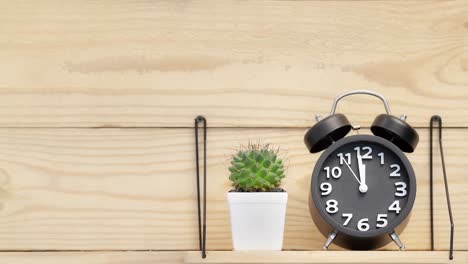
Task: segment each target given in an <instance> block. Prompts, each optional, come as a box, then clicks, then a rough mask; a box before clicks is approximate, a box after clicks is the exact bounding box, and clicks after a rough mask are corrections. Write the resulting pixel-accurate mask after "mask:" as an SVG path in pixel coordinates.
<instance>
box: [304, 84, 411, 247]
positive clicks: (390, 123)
mask: <svg viewBox="0 0 468 264" xmlns="http://www.w3.org/2000/svg"><path fill="white" fill-rule="evenodd" d="M354 94H367V95H372V96H376V97H378V98H380V99H381V100H382V102H383V103H384V106H385V109H386V112H387V113H386V114H381V115H378V116H377V117H376V119H375V120H374V122H373V123H372V126H371V131H372V133H373V135H359V134H358V135H353V136H347V137H345V136H346V135H347V134H348V133H349V132H350V131H351V130H352V129H355V130H357V129H358V128H359V127H353V126H351V124H350V122H349V121H348V119H347V118H346V116H345V115H343V114H336V113H335V111H336V106H337V103H338V101H339V100H340V99H342V98H343V97H346V96H349V95H354ZM405 119H406V116H402V117H400V118H398V117H395V116H392V115H391V114H390V108H389V107H388V103H387V101H386V100H385V98H384V97H383V96H382V95H380V94H378V93H375V92H371V91H366V90H356V91H351V92H348V93H345V94H342V95H340V96H338V97H336V98H335V101H334V103H333V106H332V111H331V114H330V115H329V116H328V117H326V118H324V119H320V117H319V118H317V121H318V123H317V124H315V125H314V126H313V127H312V128H311V129H310V130H309V131H308V132H307V133H306V135H305V137H304V141H305V144H306V146H307V148H308V150H309V151H310V152H311V153H316V152H319V151H322V150H325V151H324V152H323V153H322V154H321V156H320V158H319V159H318V161H317V163H316V164H315V168H314V170H313V172H312V177H311V186H310V195H309V209H310V212H311V216H312V219H313V221H314V223H315V224H316V225H317V227H318V229H319V231H320V232H321V233H322V234H323V235H324V236H325V237H326V238H327V239H326V242H325V243H324V246H323V248H324V249H327V248H328V247H329V245H330V244H331V243H332V242H333V243H335V244H337V245H339V246H341V247H344V248H349V249H364V250H366V249H374V248H378V247H381V246H383V245H386V244H388V243H389V242H391V241H392V240H393V241H395V243H396V244H397V245H398V246H399V248H400V249H403V248H404V245H403V243H402V242H401V240H400V239H399V237H398V235H399V234H400V233H401V232H402V230H403V229H404V227H405V226H406V224H407V222H408V220H409V218H410V213H411V209H412V207H413V204H414V201H415V197H416V178H415V174H414V170H413V167H412V166H411V163H410V161H409V160H408V158H407V157H406V155H405V154H404V153H403V152H413V151H414V149H415V148H416V146H417V144H418V141H419V136H418V134H417V132H416V130H415V129H414V128H412V127H411V126H410V125H409V124H408V123H406V121H405Z"/></svg>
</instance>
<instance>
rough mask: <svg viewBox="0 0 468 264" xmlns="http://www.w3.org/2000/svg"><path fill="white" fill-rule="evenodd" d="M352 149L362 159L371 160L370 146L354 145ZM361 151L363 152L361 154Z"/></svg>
mask: <svg viewBox="0 0 468 264" xmlns="http://www.w3.org/2000/svg"><path fill="white" fill-rule="evenodd" d="M354 150H355V151H356V154H357V155H358V156H361V158H362V159H369V160H371V159H372V156H371V154H372V148H371V147H367V146H366V147H362V148H361V147H355V148H354ZM361 153H363V154H362V155H361Z"/></svg>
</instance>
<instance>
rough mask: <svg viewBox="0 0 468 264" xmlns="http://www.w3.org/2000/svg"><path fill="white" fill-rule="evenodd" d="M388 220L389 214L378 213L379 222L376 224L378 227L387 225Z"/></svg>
mask: <svg viewBox="0 0 468 264" xmlns="http://www.w3.org/2000/svg"><path fill="white" fill-rule="evenodd" d="M387 224H388V221H387V214H378V215H377V224H376V225H375V226H376V227H378V228H380V227H385V226H387Z"/></svg>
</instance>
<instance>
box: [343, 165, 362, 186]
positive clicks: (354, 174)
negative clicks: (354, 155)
mask: <svg viewBox="0 0 468 264" xmlns="http://www.w3.org/2000/svg"><path fill="white" fill-rule="evenodd" d="M343 161H344V163H345V164H346V166H348V168H349V170H350V171H351V173H352V174H353V176H354V178H355V179H356V181H357V182H359V186H361V181H360V180H359V179H358V177H357V176H356V173H354V171H353V169H351V166H349V164H348V162H346V160H345V159H343Z"/></svg>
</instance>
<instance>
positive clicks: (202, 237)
mask: <svg viewBox="0 0 468 264" xmlns="http://www.w3.org/2000/svg"><path fill="white" fill-rule="evenodd" d="M200 123H203V224H202V217H201V205H200V202H201V198H200V155H199V147H198V129H199V126H200ZM195 163H196V165H197V202H198V243H199V246H200V251H201V252H202V258H206V118H205V117H203V116H197V117H196V118H195ZM202 225H203V228H202Z"/></svg>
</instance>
